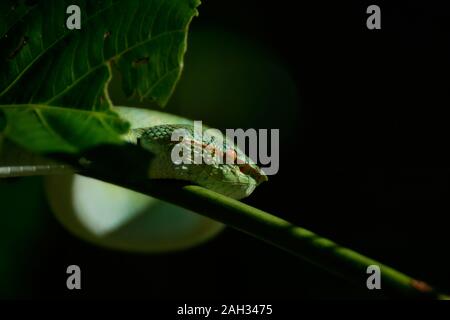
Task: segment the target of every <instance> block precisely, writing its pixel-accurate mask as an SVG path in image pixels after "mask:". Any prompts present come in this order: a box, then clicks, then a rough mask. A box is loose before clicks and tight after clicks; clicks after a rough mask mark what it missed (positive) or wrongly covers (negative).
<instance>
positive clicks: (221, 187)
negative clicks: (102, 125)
mask: <svg viewBox="0 0 450 320" xmlns="http://www.w3.org/2000/svg"><path fill="white" fill-rule="evenodd" d="M114 111H116V112H117V113H118V114H119V115H120V116H121V117H122V118H124V119H125V120H128V121H129V122H130V124H131V129H130V131H129V132H128V134H126V135H124V136H123V139H124V140H125V141H127V142H130V143H134V144H137V145H139V146H141V147H142V148H144V149H146V150H148V151H150V152H151V153H152V154H153V155H154V158H153V159H152V161H151V163H150V167H149V169H148V173H147V174H148V178H150V179H176V180H184V181H189V182H192V183H194V184H197V185H200V186H202V187H205V188H207V189H210V190H213V191H216V192H218V193H221V194H223V195H226V196H229V197H231V198H234V199H242V198H245V197H247V196H249V195H250V194H251V193H252V192H253V190H254V189H255V188H256V187H257V186H258V185H259V184H260V183H262V182H263V181H266V180H267V176H266V175H265V174H264V173H263V172H262V170H261V169H260V168H259V167H258V166H257V165H256V164H255V163H254V162H253V161H252V160H251V159H249V158H248V157H247V156H246V155H245V153H243V152H242V151H241V150H239V148H237V147H233V143H231V142H229V141H226V140H225V139H224V137H223V136H222V134H221V133H216V135H214V134H213V135H210V136H207V135H203V134H202V135H201V136H199V135H198V134H197V133H195V132H194V127H193V121H191V120H188V119H185V118H182V117H178V116H175V115H171V114H168V113H163V112H159V111H153V110H146V109H137V108H129V107H114ZM176 129H183V130H184V131H183V132H184V133H185V134H184V136H183V138H184V141H188V142H189V143H193V145H194V148H193V151H194V153H197V155H200V157H202V161H201V162H202V163H201V164H195V163H192V162H191V163H192V164H175V163H174V162H173V161H172V158H171V153H172V149H173V147H174V146H175V144H177V143H179V142H177V141H171V137H172V133H173V131H174V130H176ZM206 129H208V128H207V127H204V130H206ZM219 134H220V137H219V136H218V135H219ZM217 141H222V143H220V144H219V143H217ZM207 146H209V147H211V149H209V147H208V149H207ZM227 154H232V155H234V157H235V158H236V159H239V160H240V163H236V162H234V163H232V164H227V163H221V162H220V161H219V159H218V157H215V156H216V155H227ZM17 159H20V161H19V162H18V161H17ZM205 160H207V161H209V162H207V163H205ZM73 172H74V169H73V168H71V167H70V166H67V165H65V164H60V163H57V162H55V161H50V160H48V159H45V158H42V157H37V156H36V155H33V154H31V153H29V152H27V151H26V150H22V149H17V150H13V151H9V152H3V154H2V155H0V177H8V176H9V177H12V176H23V175H46V174H56V173H58V174H60V173H73Z"/></svg>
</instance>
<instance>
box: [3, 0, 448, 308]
mask: <svg viewBox="0 0 450 320" xmlns="http://www.w3.org/2000/svg"><path fill="white" fill-rule="evenodd" d="M204 2H205V3H204V4H202V6H201V7H200V8H199V11H200V16H199V17H198V18H196V19H194V21H193V24H192V29H191V30H192V32H191V41H190V44H189V50H188V53H187V57H186V62H185V68H186V69H185V74H184V75H183V78H182V80H181V82H180V85H179V87H178V88H177V91H176V92H175V95H174V98H173V101H172V102H171V105H169V106H168V109H167V111H169V112H174V113H180V114H184V115H188V116H191V117H195V118H196V119H205V121H206V120H209V123H211V125H213V126H217V127H231V128H233V127H239V126H242V127H254V128H280V132H281V146H280V152H281V156H280V158H281V160H280V171H279V173H278V174H277V175H276V176H273V177H271V178H270V182H269V183H265V184H263V185H262V186H261V187H260V188H259V189H258V190H256V192H255V193H254V194H253V195H252V196H251V197H250V198H248V199H247V200H246V202H247V203H250V204H252V205H254V206H257V207H259V208H261V209H264V210H266V211H268V212H272V213H274V214H277V215H279V216H282V217H284V218H287V219H289V220H290V221H292V222H295V223H297V224H298V225H300V226H303V227H306V228H308V229H311V230H313V231H315V232H317V233H319V234H321V235H323V236H327V237H329V238H331V239H333V240H336V241H337V242H339V243H340V244H343V245H346V246H349V247H350V248H353V249H356V250H358V251H360V252H362V253H364V254H367V255H369V256H371V257H373V258H376V259H378V260H380V261H382V262H384V263H386V264H388V265H391V266H393V267H396V268H398V269H399V270H402V271H403V272H405V273H407V274H410V275H412V276H416V277H418V278H421V279H424V280H427V281H428V282H430V283H431V284H434V285H436V286H438V287H439V288H441V289H442V290H443V291H447V292H450V271H449V270H450V260H449V258H448V241H449V240H448V223H447V221H448V219H447V215H448V213H449V209H450V208H449V200H450V197H449V195H450V193H449V192H450V190H449V178H450V169H449V168H450V167H449V165H448V158H447V149H448V144H447V141H448V132H447V131H448V129H447V128H448V111H447V109H448V107H449V106H450V103H449V102H450V101H449V100H450V99H449V81H448V75H449V71H450V68H449V67H450V64H449V59H450V47H449V46H450V41H449V40H450V39H449V33H448V25H449V24H450V19H449V13H448V11H446V8H444V7H443V5H442V3H443V2H438V1H433V2H430V1H417V2H414V1H395V3H392V2H393V1H391V2H390V3H385V2H380V1H376V2H372V1H371V2H366V1H345V2H344V1H284V2H281V1H280V2H273V1H272V2H263V1H248V0H246V1H239V2H238V1H228V0H221V1H219V0H216V1H211V0H210V1H204ZM370 4H377V5H379V6H380V7H381V12H382V29H381V30H368V29H367V28H366V18H367V16H368V15H367V14H366V13H365V12H366V8H367V6H368V5H370ZM208 33H209V34H213V35H215V38H214V42H211V43H209V42H208V39H212V38H211V37H210V38H208V37H207V35H208ZM205 39H206V40H205ZM239 46H241V47H242V49H239ZM242 52H247V53H248V55H249V56H250V58H249V56H245V57H244V58H242V57H243V56H242ZM253 52H258V53H260V54H261V56H262V57H263V58H261V57H260V56H258V57H254V59H252V53H253ZM209 53H211V55H213V54H216V55H215V56H214V57H218V56H217V54H218V53H223V54H224V56H223V57H224V59H223V60H220V59H218V60H215V61H213V62H208V63H212V65H215V66H217V64H219V65H222V67H224V68H225V69H226V70H228V73H227V74H218V73H215V72H214V70H215V69H210V70H209V73H208V72H204V73H201V72H200V71H198V69H196V68H197V67H199V68H200V66H202V65H205V63H206V62H205V61H204V60H203V57H205V55H208V54H209ZM197 54H198V55H200V54H201V55H202V56H201V57H200V56H198V55H197ZM244 55H245V54H244ZM246 59H247V60H246ZM243 61H244V62H245V61H253V62H254V61H256V62H258V61H263V62H267V61H269V62H270V63H272V62H274V61H275V62H274V63H275V64H276V66H277V67H276V68H275V69H276V70H279V69H280V68H281V70H282V74H283V76H280V79H281V78H283V79H286V78H288V79H289V81H290V82H289V83H288V84H286V83H284V82H282V84H281V85H280V82H278V81H276V80H277V79H278V78H276V76H274V75H273V74H272V73H270V72H272V71H270V72H269V71H267V74H266V70H268V69H269V70H272V69H270V68H268V69H266V66H265V65H264V63H263V62H261V65H260V66H259V68H253V69H252V68H250V67H249V68H245V66H244V67H243V66H242V63H243ZM269 62H267V63H268V64H270V63H269ZM214 63H215V64H214ZM277 68H278V69H277ZM218 70H223V68H222V69H220V68H219V69H218ZM256 71H258V72H259V73H258V74H257V75H255V72H256ZM234 72H235V73H234ZM239 72H240V73H242V75H239ZM264 75H266V76H267V78H268V79H272V80H271V81H273V85H274V87H271V86H270V84H271V82H270V81H269V82H264V81H261V80H260V79H261V78H262V77H264ZM252 77H254V78H253V79H252ZM216 78H217V79H219V80H220V79H221V80H222V82H220V81H219V80H217V79H216ZM237 78H239V79H240V82H239V81H238V84H236V83H235V81H237ZM192 79H196V80H197V81H198V82H195V81H193V80H192ZM214 79H216V80H217V81H219V82H217V83H218V84H219V87H218V88H219V89H220V92H222V94H223V96H221V97H220V99H219V98H217V99H216V100H214V99H215V98H214V97H216V95H215V94H214V92H216V91H214V90H213V89H212V88H209V87H203V86H202V84H204V83H211V82H213V83H215V82H214ZM274 79H275V80H274ZM189 80H192V81H189ZM252 80H254V82H253V81H252ZM292 88H294V91H292V90H291V89H292ZM215 89H217V88H215ZM219 89H217V90H219ZM250 89H252V90H253V91H251V90H250ZM187 91H189V92H190V93H191V95H190V96H189V97H191V98H190V99H191V100H189V97H188V98H186V99H187V100H186V99H184V100H183V97H185V95H183V92H187ZM249 91H251V95H252V97H254V101H256V102H254V104H255V105H253V106H251V108H250V107H249V109H245V108H246V107H245V105H246V101H248V99H251V98H249V97H248V96H247V92H249ZM208 94H209V95H211V96H213V97H212V98H210V99H209V100H208V98H207V97H208ZM205 97H206V98H205ZM261 97H264V99H262V98H261ZM188 100H189V101H188ZM219 100H220V101H221V102H222V103H223V104H226V108H225V107H224V108H221V107H220V103H217V105H216V104H215V103H214V102H217V101H219ZM220 101H219V102H220ZM243 101H244V102H243ZM185 102H186V104H187V105H195V104H199V105H201V106H200V107H198V108H197V109H193V108H190V109H188V108H187V107H183V106H184V103H185ZM208 103H209V104H208ZM245 110H252V112H246V111H245ZM241 113H242V115H241ZM223 114H225V115H224V116H223V118H225V119H226V121H225V120H223V119H222V117H221V115H223ZM233 115H236V116H235V117H233ZM40 185H41V182H40V179H39V178H27V179H20V180H11V181H8V182H4V181H2V182H1V185H0V187H1V188H2V190H3V192H2V197H4V199H8V202H7V205H6V207H4V206H3V205H2V211H4V210H5V208H6V211H7V212H2V219H4V221H6V222H5V225H6V226H7V228H8V229H9V231H10V232H9V233H6V234H3V235H1V236H0V239H1V242H2V246H3V247H2V250H3V251H4V252H6V254H4V255H3V256H4V257H8V254H9V259H10V260H11V261H12V262H11V263H12V264H11V265H10V269H5V270H6V271H5V272H4V274H6V275H7V277H5V280H6V285H3V286H2V289H0V290H2V292H1V293H2V296H5V297H12V298H14V297H25V298H31V297H33V298H48V297H54V298H69V299H72V298H85V297H124V298H132V297H140V298H152V299H174V298H175V299H178V300H181V301H185V300H192V299H227V300H230V299H236V298H237V299H251V300H255V299H263V300H264V299H265V300H271V299H302V298H343V299H345V298H380V297H384V295H383V292H381V293H380V292H369V291H368V290H367V289H365V283H361V284H360V285H356V286H355V285H351V284H349V283H347V282H346V281H344V280H341V279H338V278H335V277H334V276H331V275H329V274H328V273H326V272H324V271H322V270H319V269H317V268H315V267H312V266H311V265H309V264H307V263H305V262H303V261H301V260H299V259H297V258H295V257H292V256H290V255H289V254H287V253H284V252H282V251H280V250H278V249H276V248H273V247H271V246H269V245H266V244H264V243H262V242H260V241H258V240H255V239H253V238H251V237H249V236H246V235H244V234H241V233H240V232H238V231H234V230H232V229H227V230H226V231H225V232H223V233H221V234H220V235H219V236H218V237H217V238H215V239H214V240H212V241H211V242H209V243H207V244H205V245H203V246H200V247H197V248H194V249H191V250H188V251H185V252H181V253H174V254H163V255H157V256H151V255H138V254H130V253H121V252H114V251H110V250H106V249H102V248H98V247H95V246H92V245H90V244H88V243H85V242H83V241H81V240H78V239H76V238H74V237H72V236H71V235H70V234H69V233H67V232H66V231H65V230H64V229H63V228H62V227H61V226H60V225H59V223H58V222H57V221H56V220H55V218H54V217H53V216H52V215H51V214H50V212H49V209H48V206H47V204H46V203H45V201H44V200H43V199H44V197H43V191H42V189H41V187H40ZM21 190H27V193H28V197H30V199H28V200H27V201H25V200H23V199H24V198H23V193H22V195H21V194H20V193H19V192H20V191H21ZM33 199H35V201H33ZM4 201H6V200H4ZM8 203H9V204H8ZM36 203H37V204H36ZM8 206H9V207H8ZM18 215H20V216H21V218H20V219H17V216H18ZM25 221H26V223H25ZM69 264H77V265H79V266H80V267H81V270H82V272H83V278H82V279H83V280H82V281H83V282H82V285H83V289H82V290H81V291H79V292H72V291H68V290H67V289H66V287H65V280H66V273H65V269H66V267H67V266H68V265H69ZM11 266H12V267H11Z"/></svg>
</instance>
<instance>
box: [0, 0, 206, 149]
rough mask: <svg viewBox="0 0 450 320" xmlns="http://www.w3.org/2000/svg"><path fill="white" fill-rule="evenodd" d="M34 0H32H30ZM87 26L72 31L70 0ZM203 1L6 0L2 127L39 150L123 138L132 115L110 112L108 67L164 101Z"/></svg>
mask: <svg viewBox="0 0 450 320" xmlns="http://www.w3.org/2000/svg"><path fill="white" fill-rule="evenodd" d="M28 3H34V4H28ZM73 4H75V5H78V6H79V7H80V8H81V30H68V29H67V28H66V19H67V18H68V16H69V14H67V13H66V8H67V7H68V6H69V5H73ZM198 4H199V0H96V1H94V0H84V1H83V0H78V1H76V0H45V1H17V0H16V1H5V0H3V1H2V2H1V4H0V48H1V51H0V113H3V116H1V115H0V118H2V117H3V118H5V119H6V126H5V128H4V130H3V134H4V135H5V136H6V137H7V138H9V139H11V140H13V141H15V142H16V143H18V144H20V145H22V146H24V147H26V148H28V149H30V150H33V151H38V152H79V151H80V150H83V149H86V148H90V147H93V146H95V145H98V144H102V143H118V142H120V139H119V135H120V134H121V133H123V132H125V131H126V130H127V129H128V124H127V123H126V122H125V121H123V120H122V119H120V118H119V117H118V116H117V115H116V114H115V113H114V112H112V111H111V105H112V103H111V101H110V100H109V97H108V94H107V84H108V82H109V80H110V77H111V68H112V67H115V68H117V69H118V71H119V72H120V73H121V75H122V83H123V89H124V91H125V93H126V94H127V95H133V94H135V95H138V96H139V97H140V98H141V99H149V100H153V101H155V102H156V103H158V104H160V105H164V104H165V103H166V102H167V100H168V99H169V97H170V95H171V93H172V91H173V89H174V86H175V84H176V82H177V80H178V78H179V76H180V73H181V69H182V60H183V55H184V52H185V50H186V36H187V28H188V25H189V22H190V21H191V19H192V17H193V16H195V15H196V14H197V11H196V7H197V6H198Z"/></svg>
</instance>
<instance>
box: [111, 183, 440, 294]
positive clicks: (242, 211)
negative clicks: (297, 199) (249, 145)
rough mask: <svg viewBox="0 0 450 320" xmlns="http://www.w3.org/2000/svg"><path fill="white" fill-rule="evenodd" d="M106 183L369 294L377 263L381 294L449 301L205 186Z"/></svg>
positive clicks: (372, 262)
mask: <svg viewBox="0 0 450 320" xmlns="http://www.w3.org/2000/svg"><path fill="white" fill-rule="evenodd" d="M102 180H105V179H102ZM106 181H109V182H113V183H116V184H119V185H122V186H125V187H128V188H130V189H134V190H136V191H138V192H141V193H144V194H147V195H150V196H153V197H156V198H159V199H161V200H164V201H167V202H171V203H173V204H176V205H179V206H181V207H184V208H186V209H189V210H192V211H195V212H197V213H200V214H202V215H204V216H207V217H209V218H212V219H214V220H217V221H220V222H223V223H225V224H227V225H228V226H231V227H233V228H235V229H238V230H240V231H243V232H245V233H247V234H250V235H252V236H254V237H256V238H258V239H261V240H263V241H266V242H268V243H271V244H273V245H275V246H277V247H279V248H282V249H284V250H286V251H289V252H291V253H293V254H294V255H297V256H299V257H301V258H303V259H305V260H307V261H309V262H311V263H313V264H315V265H317V266H319V267H321V268H324V269H326V270H328V271H330V272H332V273H334V274H338V275H340V276H342V277H344V278H346V279H348V280H351V281H353V282H355V283H356V285H358V286H359V287H360V288H362V289H364V290H368V289H367V286H366V281H367V278H368V277H369V276H370V274H368V273H367V267H368V266H370V265H377V266H379V267H380V269H381V286H382V290H383V292H386V293H387V294H388V295H391V296H396V297H411V298H432V299H433V298H434V299H444V298H446V296H444V295H441V294H439V293H438V292H436V290H434V289H433V288H432V287H431V286H429V285H428V284H426V283H425V282H422V281H419V280H416V279H414V278H412V277H410V276H407V275H405V274H403V273H401V272H399V271H397V270H395V269H393V268H391V267H388V266H386V265H384V264H382V263H380V262H378V261H376V260H373V259H370V258H368V257H366V256H364V255H362V254H359V253H358V252H355V251H353V250H351V249H348V248H345V247H342V246H340V245H338V244H336V243H335V242H333V241H331V240H328V239H326V238H323V237H321V236H319V235H317V234H315V233H313V232H311V231H309V230H306V229H304V228H301V227H298V226H296V225H293V224H292V223H290V222H288V221H286V220H283V219H281V218H278V217H276V216H274V215H272V214H269V213H267V212H264V211H262V210H259V209H256V208H254V207H252V206H249V205H247V204H245V203H243V202H240V201H237V200H234V199H231V198H228V197H226V196H223V195H220V194H218V193H216V192H213V191H210V190H207V189H205V188H202V187H199V186H195V185H181V184H178V183H175V182H173V181H163V180H161V181H152V182H151V183H125V184H124V183H123V181H121V182H118V181H111V178H108V179H106Z"/></svg>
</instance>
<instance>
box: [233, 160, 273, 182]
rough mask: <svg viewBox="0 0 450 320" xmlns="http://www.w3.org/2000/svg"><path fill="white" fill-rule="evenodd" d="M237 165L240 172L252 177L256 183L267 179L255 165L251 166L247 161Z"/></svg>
mask: <svg viewBox="0 0 450 320" xmlns="http://www.w3.org/2000/svg"><path fill="white" fill-rule="evenodd" d="M238 166H239V171H240V172H241V173H243V174H245V175H248V176H250V177H252V178H253V179H255V181H256V182H257V183H258V184H259V183H261V182H264V181H267V180H268V179H267V176H266V175H265V174H264V173H263V172H262V171H261V169H259V168H258V167H257V166H252V165H251V164H248V163H243V164H239V165H238Z"/></svg>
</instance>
